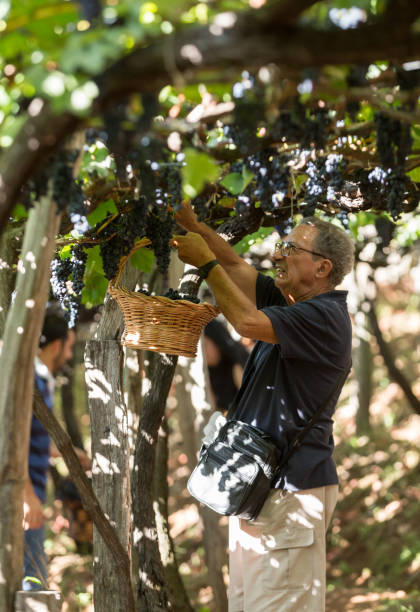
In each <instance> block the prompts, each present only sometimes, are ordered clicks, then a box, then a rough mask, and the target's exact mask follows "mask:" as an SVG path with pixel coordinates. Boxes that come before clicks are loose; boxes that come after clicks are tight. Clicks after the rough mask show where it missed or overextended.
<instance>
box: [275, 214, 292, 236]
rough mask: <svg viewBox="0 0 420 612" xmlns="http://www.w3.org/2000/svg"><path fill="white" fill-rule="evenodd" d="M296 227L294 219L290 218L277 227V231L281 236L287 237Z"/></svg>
mask: <svg viewBox="0 0 420 612" xmlns="http://www.w3.org/2000/svg"><path fill="white" fill-rule="evenodd" d="M294 226H295V222H294V219H293V217H288V218H287V219H284V220H283V221H281V223H278V224H277V225H276V231H277V233H278V234H279V236H280V237H281V236H287V235H288V234H290V232H291V231H292V229H293V228H294Z"/></svg>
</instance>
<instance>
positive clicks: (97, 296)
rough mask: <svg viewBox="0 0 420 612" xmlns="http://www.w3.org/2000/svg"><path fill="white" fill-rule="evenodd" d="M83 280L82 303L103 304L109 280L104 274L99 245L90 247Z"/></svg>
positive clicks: (90, 304)
mask: <svg viewBox="0 0 420 612" xmlns="http://www.w3.org/2000/svg"><path fill="white" fill-rule="evenodd" d="M83 280H84V288H83V290H82V303H83V304H86V305H87V306H95V305H97V304H102V303H103V301H104V298H105V293H106V290H107V287H108V281H107V279H106V278H105V276H104V269H103V266H102V258H101V254H100V248H99V246H95V247H93V248H91V249H88V256H87V260H86V268H85V275H84V279H83Z"/></svg>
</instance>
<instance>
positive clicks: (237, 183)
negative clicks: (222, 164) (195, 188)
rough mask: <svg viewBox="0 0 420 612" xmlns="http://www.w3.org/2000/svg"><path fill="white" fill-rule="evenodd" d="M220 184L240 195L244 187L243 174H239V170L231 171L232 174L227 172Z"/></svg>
mask: <svg viewBox="0 0 420 612" xmlns="http://www.w3.org/2000/svg"><path fill="white" fill-rule="evenodd" d="M220 184H221V185H223V187H226V189H227V190H228V191H230V193H233V195H238V194H239V193H241V191H242V189H243V180H242V174H239V172H231V173H230V174H227V175H226V176H225V178H224V179H223V180H222V181H220Z"/></svg>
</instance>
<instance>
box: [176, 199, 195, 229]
mask: <svg viewBox="0 0 420 612" xmlns="http://www.w3.org/2000/svg"><path fill="white" fill-rule="evenodd" d="M175 219H176V220H177V222H178V223H179V225H181V226H182V227H183V228H184V229H186V230H187V231H188V232H196V231H197V230H198V226H199V222H198V219H197V215H196V214H195V212H194V211H193V209H192V206H191V204H190V203H189V201H188V200H184V201H183V202H182V208H180V210H178V211H177V212H176V213H175Z"/></svg>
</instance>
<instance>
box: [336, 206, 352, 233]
mask: <svg viewBox="0 0 420 612" xmlns="http://www.w3.org/2000/svg"><path fill="white" fill-rule="evenodd" d="M336 217H337V219H338V220H339V221H340V223H341V225H342V226H343V228H344V229H345V230H348V229H349V217H348V213H347V212H346V211H345V210H340V212H338V213H337V214H336Z"/></svg>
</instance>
